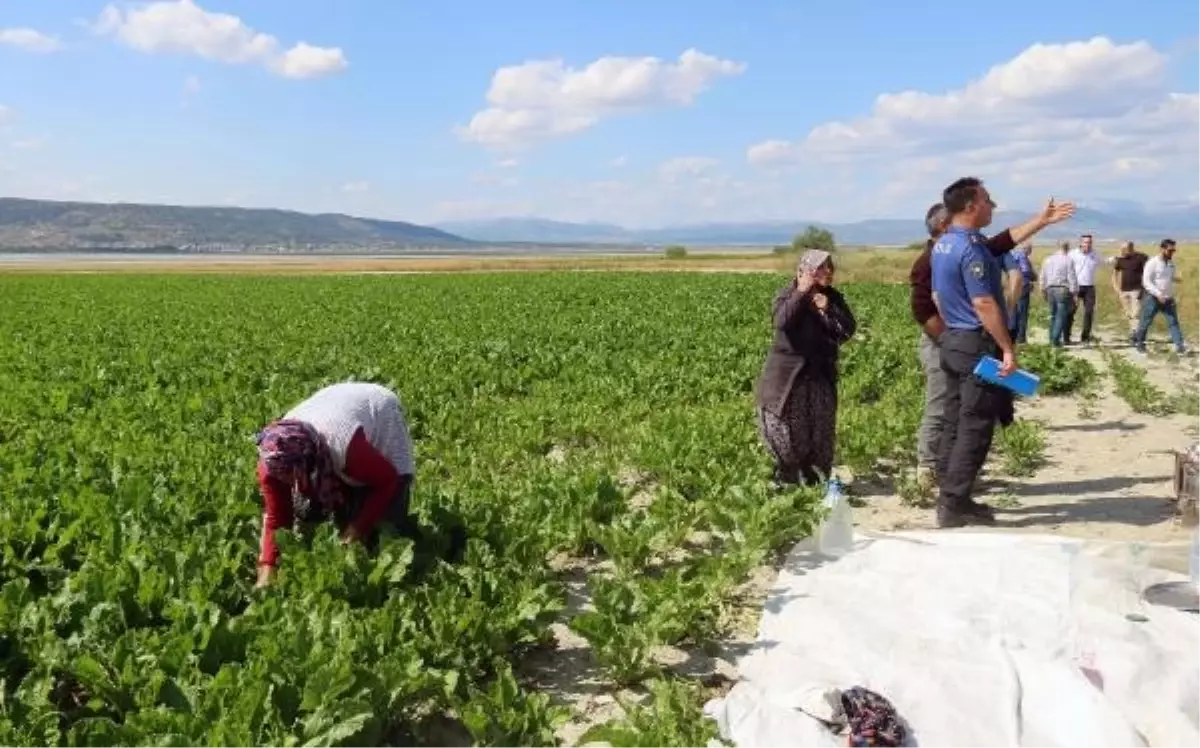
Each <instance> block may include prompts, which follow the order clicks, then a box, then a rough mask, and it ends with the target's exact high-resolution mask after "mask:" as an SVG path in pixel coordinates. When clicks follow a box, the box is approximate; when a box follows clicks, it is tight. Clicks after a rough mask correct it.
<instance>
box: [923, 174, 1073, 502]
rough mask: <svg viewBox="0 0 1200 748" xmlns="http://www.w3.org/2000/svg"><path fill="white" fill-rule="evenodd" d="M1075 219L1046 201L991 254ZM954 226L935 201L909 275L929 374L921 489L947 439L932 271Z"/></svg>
mask: <svg viewBox="0 0 1200 748" xmlns="http://www.w3.org/2000/svg"><path fill="white" fill-rule="evenodd" d="M1073 215H1075V204H1074V203H1071V202H1065V203H1059V202H1055V200H1054V198H1050V200H1048V201H1047V202H1046V206H1045V207H1044V208H1042V210H1041V211H1039V212H1038V213H1037V215H1035V216H1033V217H1032V218H1030V219H1029V220H1028V221H1026V222H1025V223H1022V224H1021V225H1019V226H1013V227H1012V228H1008V229H1005V230H1004V231H1001V232H1000V233H999V234H996V235H995V236H993V237H991V238H990V239H988V240H987V246H988V251H989V252H991V253H992V254H993V255H995V256H997V257H1002V256H1004V255H1005V254H1007V253H1008V252H1009V251H1010V250H1012V249H1013V248H1014V247H1015V246H1016V245H1017V244H1018V243H1020V242H1024V241H1028V240H1029V239H1031V238H1032V237H1033V236H1034V235H1035V234H1037V233H1038V232H1039V231H1041V230H1042V229H1044V228H1046V227H1047V226H1050V225H1053V224H1056V223H1059V222H1060V221H1065V220H1067V219H1068V218H1070V217H1071V216H1073ZM949 225H950V215H949V214H948V213H947V212H946V206H944V205H942V204H941V203H936V204H935V205H933V206H931V207H930V208H929V210H928V211H926V213H925V228H926V230H927V231H928V232H929V239H928V241H926V242H925V251H924V252H922V253H921V254H920V255H918V256H917V259H916V260H915V261H913V264H912V269H911V270H910V271H909V276H908V281H909V287H910V290H909V303H910V305H911V307H912V317H913V320H914V321H916V323H917V324H918V325H920V326H921V337H920V343H919V346H918V350H917V353H918V355H919V357H920V360H921V368H922V369H924V371H925V413H924V416H923V417H922V419H921V428H920V431H919V432H918V433H917V482H918V483H919V484H920V485H921V486H922V489H923V490H924V489H927V488H929V487H931V486H932V485H934V484H936V480H937V479H936V473H937V462H938V445H939V443H940V440H941V435H942V424H943V422H944V411H945V405H946V374H945V373H944V372H943V371H942V356H941V345H940V343H939V341H940V339H941V337H942V333H944V332H945V331H946V325H945V323H944V322H943V321H942V316H941V315H940V314H939V313H938V309H937V305H935V304H934V303H933V271H932V269H931V266H930V257H931V255H932V252H933V245H934V243H935V242H937V240H938V239H939V238H940V237H941V236H942V234H944V233H945V232H946V228H947V227H948V226H949Z"/></svg>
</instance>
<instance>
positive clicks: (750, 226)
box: [437, 201, 1200, 246]
mask: <svg viewBox="0 0 1200 748" xmlns="http://www.w3.org/2000/svg"><path fill="white" fill-rule="evenodd" d="M1031 215H1033V210H1029V211H1000V212H997V213H996V215H995V216H994V217H993V220H992V226H991V229H992V230H999V229H1001V228H1004V227H1008V226H1013V225H1017V224H1020V223H1024V222H1025V221H1026V220H1028V219H1029V217H1030V216H1031ZM1198 216H1200V205H1196V204H1181V205H1167V206H1157V207H1146V206H1141V205H1139V204H1137V203H1132V202H1116V201H1112V202H1106V203H1090V204H1088V205H1087V206H1086V207H1085V206H1083V205H1080V207H1079V208H1078V209H1077V210H1076V213H1075V217H1074V218H1073V219H1072V220H1071V221H1069V222H1066V223H1062V224H1059V225H1056V226H1051V227H1049V228H1048V229H1046V230H1045V231H1043V232H1042V233H1041V234H1039V238H1040V239H1042V240H1046V239H1067V238H1071V237H1076V236H1078V235H1079V234H1081V233H1085V232H1090V233H1091V234H1093V235H1094V236H1095V239H1096V241H1097V242H1105V241H1117V240H1125V239H1128V240H1133V241H1136V242H1139V243H1145V242H1158V241H1159V240H1161V239H1163V238H1164V237H1168V236H1170V237H1172V238H1174V239H1176V240H1177V241H1194V240H1195V239H1196V238H1197V236H1198V235H1200V230H1198V228H1197V222H1198ZM809 225H814V226H818V227H820V228H824V229H828V230H829V231H831V232H833V234H834V236H835V237H836V238H837V241H838V243H839V244H845V245H883V246H887V245H905V244H909V243H911V242H914V241H918V240H921V239H923V238H924V236H925V225H924V221H923V220H921V219H920V218H916V219H904V218H899V219H896V218H876V219H869V220H865V221H855V222H852V223H829V222H824V221H805V220H794V221H759V222H744V223H733V222H728V223H703V224H690V225H678V226H667V227H663V228H651V229H629V228H625V227H623V226H618V225H615V224H609V223H567V222H563V221H550V220H546V219H543V218H497V219H491V220H476V221H451V222H444V223H440V224H438V225H437V226H438V228H440V229H442V230H443V231H448V232H450V233H453V234H456V235H458V236H462V237H465V238H467V239H473V240H475V241H484V242H532V243H542V244H557V243H595V244H639V245H663V244H683V245H698V246H704V245H708V246H737V245H756V246H764V245H765V246H772V245H779V244H787V243H789V242H790V241H791V239H792V237H794V236H795V235H796V234H798V233H800V232H802V231H804V229H805V228H806V227H808V226H809Z"/></svg>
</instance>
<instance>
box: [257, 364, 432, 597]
mask: <svg viewBox="0 0 1200 748" xmlns="http://www.w3.org/2000/svg"><path fill="white" fill-rule="evenodd" d="M412 452H413V450H412V440H411V438H410V437H409V433H408V426H407V424H406V423H405V419H404V409H403V407H402V406H401V404H400V399H399V398H398V397H397V396H396V394H395V393H393V392H392V391H391V390H389V389H387V388H386V387H381V386H379V385H377V384H369V383H365V382H345V383H342V384H335V385H332V386H329V387H326V388H324V389H322V390H319V391H318V392H316V393H315V394H314V395H312V396H311V397H310V398H308V399H307V400H305V401H304V402H302V403H300V404H299V405H297V406H296V407H294V408H293V409H292V410H291V411H289V412H288V413H287V414H286V415H285V416H284V417H283V418H282V419H280V420H277V421H274V422H272V423H271V424H269V425H268V426H267V427H266V428H265V429H263V431H262V432H261V433H259V435H258V456H259V459H258V485H259V489H260V490H261V491H262V496H263V504H264V508H265V511H264V515H263V530H262V542H261V548H260V552H259V557H258V585H259V586H260V587H261V586H264V585H266V584H267V583H268V582H269V581H270V579H271V576H272V574H273V573H274V570H275V566H276V564H277V563H278V559H279V551H278V549H277V548H276V546H275V538H274V534H275V531H276V530H277V529H279V528H281V527H290V526H292V524H293V522H301V523H311V522H318V521H323V520H332V521H334V522H335V523H336V524H337V525H338V528H339V529H340V530H341V531H342V540H343V542H351V541H355V540H363V539H367V538H369V537H370V536H371V534H372V531H373V530H374V529H375V527H376V526H377V525H378V524H379V523H380V522H387V523H390V524H392V525H393V526H395V527H396V529H397V530H398V531H400V532H401V533H404V534H411V532H412V530H413V527H412V525H411V524H410V520H409V515H408V504H409V495H410V492H411V488H412V482H413V475H414V469H413V458H412Z"/></svg>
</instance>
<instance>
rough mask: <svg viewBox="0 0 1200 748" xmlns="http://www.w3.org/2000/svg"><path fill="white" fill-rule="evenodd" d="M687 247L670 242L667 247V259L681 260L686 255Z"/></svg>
mask: <svg viewBox="0 0 1200 748" xmlns="http://www.w3.org/2000/svg"><path fill="white" fill-rule="evenodd" d="M687 253H688V251H687V247H684V246H682V245H679V244H672V245H671V246H669V247H667V250H666V254H667V259H668V260H682V259H683V258H685V257H687Z"/></svg>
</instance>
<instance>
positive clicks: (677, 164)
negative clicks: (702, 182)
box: [658, 156, 721, 182]
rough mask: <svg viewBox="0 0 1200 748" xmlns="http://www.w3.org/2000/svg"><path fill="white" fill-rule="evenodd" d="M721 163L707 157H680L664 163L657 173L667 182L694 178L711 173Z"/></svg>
mask: <svg viewBox="0 0 1200 748" xmlns="http://www.w3.org/2000/svg"><path fill="white" fill-rule="evenodd" d="M720 163H721V162H720V161H718V160H717V159H715V158H709V157H708V156H680V157H678V158H672V159H668V160H666V161H664V162H663V163H662V164H660V165H659V167H658V173H659V174H660V175H661V176H662V177H663V178H664V179H666V180H667V181H669V182H677V181H679V180H681V179H685V178H694V177H698V176H701V175H703V174H706V173H709V172H711V171H713V170H714V169H715V168H716V167H717V166H718V165H719V164H720Z"/></svg>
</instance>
